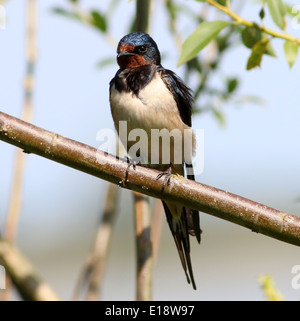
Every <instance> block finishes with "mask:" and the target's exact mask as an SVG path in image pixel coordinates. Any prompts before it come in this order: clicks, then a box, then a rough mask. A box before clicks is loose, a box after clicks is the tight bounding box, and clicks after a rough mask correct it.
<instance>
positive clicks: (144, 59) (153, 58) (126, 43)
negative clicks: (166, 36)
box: [117, 32, 160, 68]
mask: <svg viewBox="0 0 300 321" xmlns="http://www.w3.org/2000/svg"><path fill="white" fill-rule="evenodd" d="M117 54H118V55H117V62H118V64H119V66H120V67H121V68H135V67H140V66H144V65H151V64H155V65H160V53H159V50H158V47H157V44H156V42H155V41H154V40H153V39H152V38H151V37H150V36H149V35H148V34H147V33H144V32H132V33H130V34H128V35H126V36H124V37H123V38H122V39H121V40H120V42H119V44H118V49H117Z"/></svg>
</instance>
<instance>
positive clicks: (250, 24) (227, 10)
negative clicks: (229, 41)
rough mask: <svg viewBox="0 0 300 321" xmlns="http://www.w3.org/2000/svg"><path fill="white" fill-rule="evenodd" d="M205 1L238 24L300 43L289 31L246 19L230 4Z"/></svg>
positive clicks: (299, 39)
mask: <svg viewBox="0 0 300 321" xmlns="http://www.w3.org/2000/svg"><path fill="white" fill-rule="evenodd" d="M205 1H206V2H207V3H209V4H210V5H212V6H213V7H215V8H217V9H219V10H220V11H222V12H224V13H226V14H227V15H228V16H229V17H231V18H232V19H233V20H234V21H235V23H236V24H238V25H244V26H247V27H255V28H258V29H259V30H260V31H263V32H265V33H266V34H268V35H270V36H272V37H276V38H281V39H285V40H289V41H293V42H295V43H297V44H298V45H300V38H296V37H293V36H291V35H289V34H288V33H282V32H277V31H274V30H271V29H269V28H266V27H265V26H259V25H257V24H256V23H255V22H252V21H249V20H245V19H244V18H242V17H241V16H239V15H237V14H236V13H234V12H233V11H231V9H230V8H229V5H227V6H222V5H221V4H219V3H217V2H216V1H214V0H205Z"/></svg>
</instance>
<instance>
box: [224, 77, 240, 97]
mask: <svg viewBox="0 0 300 321" xmlns="http://www.w3.org/2000/svg"><path fill="white" fill-rule="evenodd" d="M238 84H239V80H238V79H237V78H229V79H227V93H228V94H230V93H232V92H234V91H235V90H236V89H237V87H238Z"/></svg>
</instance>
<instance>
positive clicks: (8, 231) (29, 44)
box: [2, 0, 37, 300]
mask: <svg viewBox="0 0 300 321" xmlns="http://www.w3.org/2000/svg"><path fill="white" fill-rule="evenodd" d="M36 33H37V1H36V0H27V2H26V37H25V38H26V45H25V48H26V51H25V56H26V64H27V67H26V74H25V77H24V102H23V108H22V119H23V120H25V121H27V122H31V121H32V117H33V101H32V96H33V87H34V70H35V62H36V57H37V44H36V42H37V41H36ZM25 160H26V155H25V154H24V153H23V152H22V151H21V150H20V149H17V150H16V154H15V164H14V174H13V179H12V187H11V194H10V200H9V206H8V212H7V218H6V224H5V229H4V238H5V239H6V240H8V241H10V242H13V241H14V240H15V238H16V234H17V226H18V221H19V217H20V213H21V207H22V189H23V180H24V169H25ZM6 283H7V288H6V291H4V293H3V294H2V299H3V300H8V299H9V296H10V286H9V285H10V280H9V278H7V282H6Z"/></svg>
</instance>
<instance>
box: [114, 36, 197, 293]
mask: <svg viewBox="0 0 300 321" xmlns="http://www.w3.org/2000/svg"><path fill="white" fill-rule="evenodd" d="M116 60H117V63H118V65H119V70H118V71H117V73H116V74H115V76H114V78H113V79H112V80H111V81H110V84H109V101H110V108H111V114H112V118H113V121H114V126H115V128H116V130H117V132H118V135H119V138H120V141H121V142H122V144H123V145H124V146H125V149H126V151H127V153H128V154H129V155H128V156H129V157H130V159H133V160H135V159H138V160H139V161H140V163H142V164H144V166H147V167H150V168H154V169H156V170H158V171H160V174H159V175H158V176H157V179H160V178H161V177H163V176H165V179H164V183H163V187H162V191H164V189H165V188H166V186H168V185H169V184H170V179H171V176H172V174H175V175H181V176H184V166H185V169H186V172H187V178H188V179H192V180H195V176H194V172H193V165H192V161H191V160H192V156H193V154H194V148H195V137H194V133H193V131H192V129H191V126H192V120H191V115H192V104H193V95H192V91H191V89H190V88H189V87H188V86H187V85H186V84H185V83H184V82H183V80H182V79H181V78H180V77H179V76H178V75H177V74H176V73H175V72H173V71H171V70H168V69H165V68H164V67H163V66H162V65H161V55H160V51H159V49H158V46H157V44H156V42H155V41H154V40H153V39H152V38H151V37H150V35H149V34H147V33H145V32H132V33H129V34H127V35H125V36H124V37H123V38H122V39H121V40H120V41H119V43H118V46H117V57H116ZM120 122H126V132H124V131H121V130H120ZM134 130H142V131H143V132H144V133H146V135H147V136H146V137H147V139H146V140H145V139H144V141H143V142H142V144H140V145H139V146H140V148H139V149H138V150H137V149H134V148H133V147H134V141H132V140H129V139H128V138H129V136H128V135H129V134H130V132H131V131H134ZM155 130H160V131H163V130H167V132H168V133H170V132H176V133H178V132H179V133H180V134H182V135H183V134H184V133H187V137H188V138H189V139H190V142H191V143H190V144H184V143H183V142H184V140H182V141H179V142H178V141H176V138H175V137H171V138H170V139H169V141H164V139H163V137H162V138H160V139H159V140H154V139H153V137H154V134H153V133H154V131H155ZM174 130H175V131H174ZM172 138H173V139H172ZM140 139H141V140H142V137H141V138H140ZM167 144H169V145H168V146H167ZM185 145H189V146H185ZM132 148H133V149H134V151H135V153H133V151H132ZM165 150H167V153H168V151H169V156H170V157H169V160H170V161H169V162H168V163H166V162H164V161H163V157H162V153H163V151H165ZM178 151H179V156H182V159H181V161H180V162H176V161H175V160H176V159H175V158H176V156H175V155H176V152H178ZM133 154H134V155H133ZM177 156H178V153H177ZM129 157H128V158H129ZM150 158H151V159H150ZM153 158H154V159H155V160H156V161H152V159H153ZM133 165H134V166H135V165H136V162H135V161H133ZM129 167H130V165H129ZM162 203H163V208H164V211H165V214H166V219H167V223H168V225H169V228H170V230H171V233H172V236H173V238H174V241H175V244H176V247H177V250H178V253H179V257H180V260H181V264H182V267H183V270H184V272H185V275H186V279H187V282H188V283H192V287H193V288H194V289H195V290H196V283H195V278H194V275H193V269H192V263H191V257H190V239H189V236H190V235H191V236H195V237H196V239H197V241H198V243H199V244H200V240H201V233H202V231H201V229H200V222H199V221H200V219H199V212H198V211H197V210H193V209H189V208H186V207H184V206H183V205H181V204H179V203H176V202H172V201H164V200H163V201H162Z"/></svg>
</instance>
